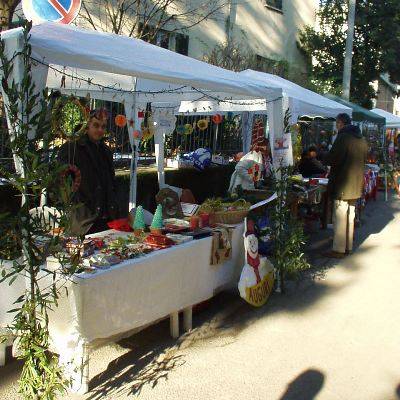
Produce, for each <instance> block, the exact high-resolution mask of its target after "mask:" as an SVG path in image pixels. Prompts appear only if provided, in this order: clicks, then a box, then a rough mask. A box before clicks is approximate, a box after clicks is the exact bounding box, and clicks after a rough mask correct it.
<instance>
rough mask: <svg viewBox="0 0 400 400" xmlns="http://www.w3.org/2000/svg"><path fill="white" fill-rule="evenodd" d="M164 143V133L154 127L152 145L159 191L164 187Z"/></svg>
mask: <svg viewBox="0 0 400 400" xmlns="http://www.w3.org/2000/svg"><path fill="white" fill-rule="evenodd" d="M164 142H165V133H164V132H163V131H162V130H160V129H159V128H158V127H156V128H155V134H154V143H155V152H156V165H157V177H158V185H159V187H160V190H161V189H163V188H164V187H165V171H164Z"/></svg>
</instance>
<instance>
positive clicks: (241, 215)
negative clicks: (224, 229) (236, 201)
mask: <svg viewBox="0 0 400 400" xmlns="http://www.w3.org/2000/svg"><path fill="white" fill-rule="evenodd" d="M248 213H249V210H238V211H218V212H215V213H211V214H210V224H240V223H241V222H243V220H244V219H245V218H246V216H247V214H248Z"/></svg>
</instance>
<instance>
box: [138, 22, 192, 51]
mask: <svg viewBox="0 0 400 400" xmlns="http://www.w3.org/2000/svg"><path fill="white" fill-rule="evenodd" d="M139 29H140V30H141V29H142V27H139ZM152 29H153V28H152V27H151V26H147V27H146V28H145V29H143V31H142V36H143V39H144V40H145V41H147V42H149V43H151V44H155V45H156V46H159V47H162V48H164V49H169V50H173V51H176V52H177V53H179V54H183V55H185V56H187V55H188V53H189V36H187V35H184V34H182V33H175V34H174V33H171V32H168V31H166V30H164V29H160V30H159V31H158V32H157V33H156V34H154V31H153V32H152Z"/></svg>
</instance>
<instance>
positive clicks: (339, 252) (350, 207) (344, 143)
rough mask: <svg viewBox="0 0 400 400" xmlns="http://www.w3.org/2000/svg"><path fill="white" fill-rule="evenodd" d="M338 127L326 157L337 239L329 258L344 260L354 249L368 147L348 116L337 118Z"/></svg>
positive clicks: (335, 236)
mask: <svg viewBox="0 0 400 400" xmlns="http://www.w3.org/2000/svg"><path fill="white" fill-rule="evenodd" d="M336 128H337V131H338V136H337V139H336V140H335V142H334V144H333V146H332V149H331V150H330V152H329V154H328V156H327V164H328V165H330V166H331V170H330V174H329V184H328V195H329V196H330V198H331V200H332V201H333V229H334V238H333V248H332V251H331V252H329V253H327V254H326V256H328V257H332V258H342V257H344V256H345V255H346V254H349V253H351V251H352V250H353V235H354V217H355V204H356V201H357V199H359V198H360V197H361V195H362V191H363V187H364V167H365V163H366V162H367V153H368V145H367V142H366V140H365V139H364V138H363V136H362V134H361V132H360V129H359V128H358V127H357V126H355V125H352V124H351V118H350V116H349V115H348V114H339V115H338V116H337V117H336Z"/></svg>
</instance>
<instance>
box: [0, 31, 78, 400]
mask: <svg viewBox="0 0 400 400" xmlns="http://www.w3.org/2000/svg"><path fill="white" fill-rule="evenodd" d="M29 30H30V25H29V24H27V25H26V26H25V29H24V33H23V40H22V43H23V46H22V50H21V51H20V52H19V53H16V54H14V55H13V57H12V58H11V59H8V58H7V57H6V53H5V44H4V42H3V41H0V61H1V66H2V75H3V79H2V87H3V90H4V93H5V96H6V98H8V100H9V102H7V103H6V109H7V112H8V117H9V127H10V147H11V150H12V153H13V154H14V157H15V159H17V160H19V163H18V168H17V169H18V171H17V172H18V174H14V173H12V172H10V171H8V170H4V171H1V173H2V175H3V176H4V177H5V178H6V179H8V180H9V181H10V182H11V183H12V185H13V188H14V190H15V191H16V192H17V193H18V195H17V198H19V199H21V200H22V201H21V207H20V208H19V210H18V211H17V212H16V213H15V214H13V215H11V214H2V215H0V257H1V258H5V259H12V260H13V262H12V263H1V262H0V276H1V278H0V284H5V283H8V284H10V285H11V284H12V283H13V282H14V281H15V280H16V279H17V278H21V279H26V281H27V282H28V284H27V290H26V291H25V293H24V294H22V295H21V296H20V298H18V299H15V302H14V304H15V308H14V310H10V311H12V312H14V313H15V314H16V315H15V318H14V320H13V323H12V324H11V325H10V326H9V327H8V328H9V330H10V331H11V332H13V334H15V335H16V337H17V339H16V341H17V344H18V345H17V348H18V354H19V356H18V357H19V358H20V359H22V360H24V366H23V369H22V374H21V377H20V381H19V383H20V387H19V388H20V393H21V394H22V396H23V398H25V399H35V400H51V399H55V398H56V396H57V394H59V393H60V392H63V391H64V389H65V388H66V387H67V385H68V381H67V380H65V379H64V377H63V374H62V368H61V367H60V366H59V365H58V360H57V358H56V357H55V356H54V355H52V354H51V353H50V352H49V350H48V348H49V332H48V310H49V309H51V308H52V307H55V306H57V301H58V298H59V293H60V290H61V289H62V287H63V285H64V284H65V282H66V280H68V277H69V276H70V275H71V274H72V273H74V271H75V268H76V262H73V260H71V259H70V258H68V257H63V258H60V260H59V261H60V264H61V267H60V269H59V270H56V271H47V270H46V269H44V268H43V264H44V261H45V259H46V257H47V255H49V254H54V255H56V254H57V252H58V251H59V250H60V237H59V233H55V232H49V227H48V225H46V224H44V222H43V217H42V216H41V215H40V212H39V213H32V212H31V209H32V208H34V207H38V206H39V205H40V202H41V198H43V196H44V195H45V193H46V194H47V196H52V197H53V198H57V199H59V198H61V197H63V201H59V203H58V205H59V208H58V211H59V213H60V214H61V217H54V218H53V221H52V222H53V223H54V225H56V224H57V225H58V226H60V227H61V229H62V228H64V229H65V228H68V221H69V219H68V210H70V200H71V195H72V193H71V188H70V187H68V180H66V179H62V178H61V173H62V172H63V169H64V167H63V166H61V165H59V163H58V162H57V160H56V155H55V154H54V152H50V151H49V148H50V143H51V142H52V141H53V140H54V138H55V137H54V135H53V133H52V129H51V126H50V118H49V113H48V105H49V98H48V96H47V92H46V91H44V92H43V93H41V92H39V91H38V90H37V89H36V88H35V85H34V82H33V80H32V71H31V66H32V59H31V47H30V46H29V41H28V37H29ZM15 57H20V61H21V66H22V67H23V76H22V80H21V81H20V82H16V81H15V80H14V79H13V75H12V73H13V68H14V65H15V64H16V63H15V60H14V58H15ZM61 193H63V196H61ZM39 209H40V208H39ZM10 264H11V266H10ZM68 265H72V267H67V266H68ZM44 282H47V284H44ZM0 339H1V338H0Z"/></svg>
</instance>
